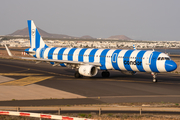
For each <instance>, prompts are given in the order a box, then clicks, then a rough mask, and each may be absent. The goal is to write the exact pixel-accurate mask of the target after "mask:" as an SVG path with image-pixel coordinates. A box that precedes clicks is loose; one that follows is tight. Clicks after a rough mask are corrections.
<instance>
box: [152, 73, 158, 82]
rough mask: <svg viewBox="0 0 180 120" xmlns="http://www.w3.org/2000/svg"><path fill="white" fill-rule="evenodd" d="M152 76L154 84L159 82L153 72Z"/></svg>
mask: <svg viewBox="0 0 180 120" xmlns="http://www.w3.org/2000/svg"><path fill="white" fill-rule="evenodd" d="M151 75H152V76H153V83H156V82H157V79H156V75H157V73H154V72H152V73H151Z"/></svg>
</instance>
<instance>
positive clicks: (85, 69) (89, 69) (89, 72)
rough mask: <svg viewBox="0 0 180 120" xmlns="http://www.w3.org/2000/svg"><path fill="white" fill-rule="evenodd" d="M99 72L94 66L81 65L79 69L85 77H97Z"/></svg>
mask: <svg viewBox="0 0 180 120" xmlns="http://www.w3.org/2000/svg"><path fill="white" fill-rule="evenodd" d="M97 72H98V69H97V68H96V66H94V65H81V66H80V67H79V73H80V74H81V75H83V76H88V77H92V76H95V75H96V74H97Z"/></svg>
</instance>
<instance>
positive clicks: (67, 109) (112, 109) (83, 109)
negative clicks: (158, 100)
mask: <svg viewBox="0 0 180 120" xmlns="http://www.w3.org/2000/svg"><path fill="white" fill-rule="evenodd" d="M0 110H10V111H17V112H20V111H41V112H45V111H57V113H58V115H60V114H61V112H71V113H73V112H74V113H75V112H98V113H99V115H101V114H102V113H103V112H104V113H105V112H106V113H107V112H116V113H117V112H118V113H121V112H136V113H138V112H139V114H140V115H141V114H142V112H151V113H156V112H171V113H173V112H178V113H179V112H180V108H179V107H76V106H75V107H74V106H73V107H12V106H0Z"/></svg>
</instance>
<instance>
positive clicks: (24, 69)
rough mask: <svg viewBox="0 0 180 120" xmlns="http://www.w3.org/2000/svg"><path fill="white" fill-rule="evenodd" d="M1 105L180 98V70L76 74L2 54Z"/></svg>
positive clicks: (0, 70) (178, 99)
mask: <svg viewBox="0 0 180 120" xmlns="http://www.w3.org/2000/svg"><path fill="white" fill-rule="evenodd" d="M0 66H1V67H0V75H1V76H0V91H1V92H0V106H29V105H34V106H38V105H40V106H41V105H74V104H101V103H127V102H128V103H134V102H174V103H178V102H179V101H180V92H179V91H180V74H173V73H161V74H158V76H157V79H158V83H152V76H151V75H150V74H149V73H137V74H136V75H134V76H130V75H124V74H121V72H119V71H110V74H111V76H110V78H101V71H99V73H98V75H97V76H95V77H91V78H88V77H83V78H79V79H76V78H74V70H71V69H69V68H66V67H52V65H50V64H47V63H40V64H35V62H33V61H23V60H13V59H1V58H0Z"/></svg>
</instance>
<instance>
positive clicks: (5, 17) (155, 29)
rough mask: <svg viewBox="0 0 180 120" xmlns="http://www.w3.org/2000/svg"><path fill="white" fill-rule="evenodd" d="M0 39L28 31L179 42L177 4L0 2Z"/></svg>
mask: <svg viewBox="0 0 180 120" xmlns="http://www.w3.org/2000/svg"><path fill="white" fill-rule="evenodd" d="M0 3H1V5H0V35H7V34H10V33H13V32H14V31H16V30H19V29H24V28H26V27H27V20H28V19H31V20H34V22H35V24H36V26H37V27H39V28H41V29H42V30H44V31H46V32H49V33H55V34H66V35H70V36H75V37H81V36H84V35H90V36H92V37H95V38H107V37H110V36H112V35H125V36H127V37H129V38H131V39H135V40H150V41H174V40H177V41H180V13H179V12H180V7H179V6H180V0H0Z"/></svg>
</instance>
